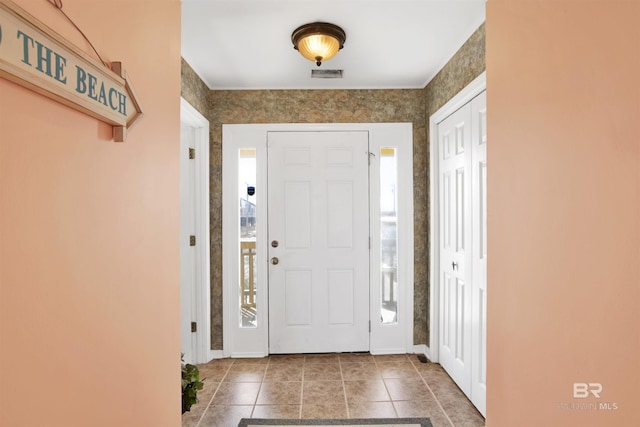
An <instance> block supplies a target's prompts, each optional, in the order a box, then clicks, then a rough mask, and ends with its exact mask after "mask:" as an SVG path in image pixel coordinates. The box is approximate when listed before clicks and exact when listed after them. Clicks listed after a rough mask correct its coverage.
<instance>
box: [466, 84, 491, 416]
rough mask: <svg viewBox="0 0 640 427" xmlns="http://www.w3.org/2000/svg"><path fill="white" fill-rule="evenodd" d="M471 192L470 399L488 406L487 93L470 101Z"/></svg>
mask: <svg viewBox="0 0 640 427" xmlns="http://www.w3.org/2000/svg"><path fill="white" fill-rule="evenodd" d="M471 116H472V118H471V159H472V166H471V173H472V176H473V178H472V179H471V185H472V188H471V194H472V199H473V200H472V205H471V206H472V207H471V216H472V218H473V226H472V229H473V238H472V244H473V249H472V251H471V252H472V256H473V261H472V262H473V284H472V286H471V289H472V295H471V306H472V307H471V328H472V330H471V349H472V354H471V396H470V397H471V401H472V402H473V404H474V405H475V406H476V407H477V408H478V410H479V411H480V412H481V413H482V415H486V406H487V403H486V402H487V94H486V92H482V93H481V94H479V95H478V96H477V97H476V98H474V99H473V100H472V101H471Z"/></svg>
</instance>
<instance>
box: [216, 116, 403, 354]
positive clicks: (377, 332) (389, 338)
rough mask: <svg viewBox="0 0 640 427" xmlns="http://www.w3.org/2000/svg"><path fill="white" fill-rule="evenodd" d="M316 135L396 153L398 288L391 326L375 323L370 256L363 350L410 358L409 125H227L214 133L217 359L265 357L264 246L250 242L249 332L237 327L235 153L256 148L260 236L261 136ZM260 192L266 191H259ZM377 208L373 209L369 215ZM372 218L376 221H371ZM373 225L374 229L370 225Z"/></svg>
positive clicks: (373, 192) (375, 242)
mask: <svg viewBox="0 0 640 427" xmlns="http://www.w3.org/2000/svg"><path fill="white" fill-rule="evenodd" d="M287 131H302V132H324V131H368V132H369V147H370V151H371V152H372V153H374V154H375V153H376V152H379V150H380V148H382V147H390V146H393V147H397V149H398V166H399V167H398V170H399V171H401V173H400V174H399V176H398V187H399V189H398V210H399V225H398V255H399V265H398V280H399V283H403V284H405V286H403V287H402V289H403V290H402V295H401V296H400V297H399V301H398V303H399V315H398V323H397V324H394V325H383V324H381V323H380V322H379V321H375V319H376V318H379V314H378V315H377V316H376V315H375V314H374V313H379V311H378V312H377V311H376V310H379V306H380V292H379V283H380V282H379V280H380V277H379V276H380V274H379V271H380V262H379V259H377V258H379V257H375V256H372V257H371V262H370V268H371V270H370V271H371V273H370V277H371V282H370V313H371V314H370V319H371V320H372V322H371V335H370V351H371V352H372V353H374V354H392V353H411V352H414V346H413V258H414V257H413V251H414V247H413V129H412V124H411V123H353V124H350V123H347V124H306V123H305V124H245V125H240V124H230V125H223V128H222V151H223V154H222V158H223V160H222V175H223V194H222V206H223V212H222V216H223V219H222V223H223V239H222V240H223V241H222V245H223V251H222V263H223V266H224V268H223V334H224V336H223V342H224V343H223V345H224V350H223V355H224V356H225V357H264V356H266V355H268V354H269V336H268V320H269V319H268V309H267V307H268V298H267V292H265V291H266V290H267V289H268V288H267V286H268V285H267V284H266V278H267V277H268V271H267V270H268V253H269V252H268V247H267V245H268V241H267V239H266V238H260V237H259V238H258V241H257V243H256V259H257V261H256V262H257V275H258V280H259V281H260V283H259V284H258V286H259V287H261V288H262V291H261V290H260V288H259V290H258V296H257V304H258V307H262V309H260V308H258V311H257V322H258V326H257V327H256V328H241V327H240V322H239V321H238V319H239V314H238V310H239V307H238V305H239V304H236V302H237V301H239V294H238V289H239V286H238V274H237V273H238V272H239V268H240V267H239V258H240V257H239V252H240V251H239V243H238V240H239V239H238V231H237V230H239V219H238V213H237V209H236V207H237V197H238V194H237V188H238V182H237V176H238V161H237V158H238V157H237V156H238V152H239V151H238V150H240V149H249V148H251V149H256V160H257V165H258V166H257V169H258V170H257V176H256V181H257V183H256V196H257V207H256V212H257V221H256V222H257V225H256V227H257V234H258V236H266V235H267V225H266V222H265V221H264V219H265V218H267V194H266V191H260V189H259V188H258V187H259V186H260V183H266V182H267V170H266V165H267V152H266V151H267V146H266V142H267V133H268V132H287ZM378 158H379V156H378V157H376V156H372V168H371V169H370V190H369V191H370V197H371V199H370V200H371V203H370V205H371V208H370V213H369V215H370V218H371V230H370V235H371V253H379V251H380V238H379V232H378V233H376V232H375V231H376V230H379V226H380V224H379V203H376V202H375V200H376V199H374V197H379V188H380V187H379V180H377V179H376V177H375V173H374V170H375V167H376V166H375V163H376V161H377V159H378ZM264 188H266V186H264ZM375 209H377V211H375V212H374V210H375ZM376 215H377V218H376ZM376 227H378V228H376Z"/></svg>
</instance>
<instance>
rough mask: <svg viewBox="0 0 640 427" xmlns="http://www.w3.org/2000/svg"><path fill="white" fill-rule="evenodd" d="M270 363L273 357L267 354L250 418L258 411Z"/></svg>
mask: <svg viewBox="0 0 640 427" xmlns="http://www.w3.org/2000/svg"><path fill="white" fill-rule="evenodd" d="M270 363H271V357H269V356H267V363H266V366H265V367H264V374H262V381H260V386H259V387H258V393H257V394H256V400H254V401H253V408H251V415H250V416H249V418H253V414H254V413H255V412H256V406H258V398H259V397H260V391H262V385H263V384H264V380H265V378H266V377H267V370H268V369H269V364H270ZM196 427H198V426H196Z"/></svg>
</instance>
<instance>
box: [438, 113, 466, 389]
mask: <svg viewBox="0 0 640 427" xmlns="http://www.w3.org/2000/svg"><path fill="white" fill-rule="evenodd" d="M438 144H439V146H438V152H439V155H440V162H439V174H440V176H439V183H440V191H439V195H440V203H439V205H440V239H439V240H440V278H439V281H440V283H439V286H440V315H441V322H440V364H441V365H442V367H443V368H444V369H445V370H446V371H447V372H448V373H449V375H450V376H451V378H453V380H454V381H455V382H456V383H457V384H458V386H459V387H460V389H461V390H462V391H463V392H464V393H465V394H466V395H470V394H471V354H470V350H471V271H470V270H471V269H470V267H471V266H470V264H471V262H470V261H471V248H470V247H469V244H470V241H471V239H470V237H471V215H470V208H471V192H470V191H469V190H470V188H471V171H470V170H469V169H470V168H469V166H470V165H469V159H470V157H469V152H470V149H471V108H470V106H469V105H465V106H464V107H462V108H460V109H459V110H458V111H456V112H455V113H453V114H452V115H451V116H449V117H448V118H446V119H445V120H444V121H442V122H441V123H440V125H439V126H438Z"/></svg>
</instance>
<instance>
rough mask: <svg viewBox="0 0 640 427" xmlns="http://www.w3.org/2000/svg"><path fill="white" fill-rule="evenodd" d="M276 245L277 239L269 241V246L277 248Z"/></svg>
mask: <svg viewBox="0 0 640 427" xmlns="http://www.w3.org/2000/svg"><path fill="white" fill-rule="evenodd" d="M278 245H279V243H278V241H277V240H273V241H272V242H271V247H272V248H277V247H278Z"/></svg>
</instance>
